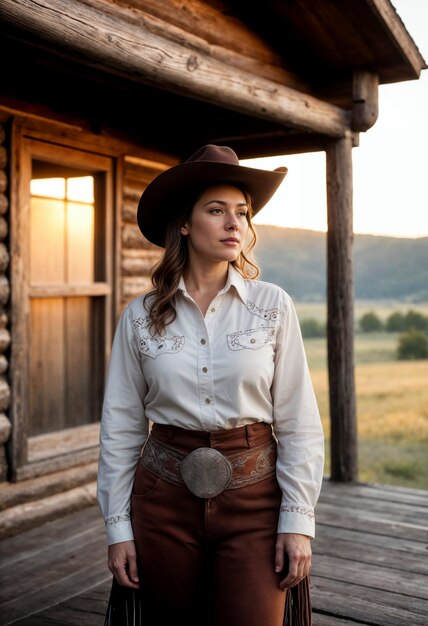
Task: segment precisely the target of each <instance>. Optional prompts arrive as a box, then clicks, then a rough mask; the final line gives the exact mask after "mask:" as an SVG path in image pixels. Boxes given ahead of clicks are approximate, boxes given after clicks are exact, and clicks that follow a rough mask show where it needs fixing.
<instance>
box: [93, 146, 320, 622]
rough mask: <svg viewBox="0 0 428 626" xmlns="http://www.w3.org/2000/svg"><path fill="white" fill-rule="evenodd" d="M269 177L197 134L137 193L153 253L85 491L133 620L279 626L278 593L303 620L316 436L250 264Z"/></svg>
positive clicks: (309, 393)
mask: <svg viewBox="0 0 428 626" xmlns="http://www.w3.org/2000/svg"><path fill="white" fill-rule="evenodd" d="M286 171H287V170H286V168H279V170H275V171H265V170H258V169H255V168H248V167H243V166H241V165H239V160H238V157H237V155H236V154H235V152H234V151H233V150H232V149H231V148H228V147H226V146H214V145H207V146H204V147H202V148H201V149H200V150H198V151H197V152H196V153H195V154H194V155H192V156H191V157H190V158H189V159H188V160H186V161H184V162H183V163H181V164H179V165H176V166H174V167H172V168H170V169H168V170H166V171H165V172H163V173H162V174H160V175H159V176H157V177H156V178H155V179H154V180H153V181H152V182H151V183H150V184H149V186H148V187H147V188H146V190H145V191H144V193H143V194H142V196H141V199H140V202H139V206H138V225H139V228H140V230H141V232H142V234H143V235H144V236H145V237H146V238H147V239H148V240H149V241H151V242H153V243H155V244H156V245H159V246H162V247H164V248H165V251H164V255H163V257H162V259H161V260H160V262H159V263H158V264H157V267H156V268H155V270H154V272H153V274H152V282H153V286H154V288H153V290H152V291H151V292H150V293H148V294H146V295H144V296H141V297H138V298H136V299H134V300H133V301H132V302H130V303H129V304H128V305H127V306H126V307H125V309H124V311H123V313H122V315H121V318H120V321H119V324H118V327H117V330H116V333H115V338H114V342H113V348H112V354H111V360H110V367H109V374H108V380H107V385H106V389H105V397H104V405H103V413H102V421H101V439H100V441H101V447H100V462H99V474H98V502H99V505H100V508H101V511H102V513H103V516H104V518H105V522H106V527H107V534H108V543H109V548H108V565H109V568H110V570H111V571H112V573H113V575H114V578H115V581H116V582H117V583H119V585H121V586H122V588H128V589H131V590H135V593H136V594H137V593H138V597H139V599H140V601H141V604H140V606H139V610H140V609H141V611H142V613H143V619H142V622H143V624H147V625H149V624H150V625H151V624H153V625H155V624H156V626H159V625H164V624H165V625H166V624H172V623H173V620H174V621H180V619H183V620H185V623H186V624H187V625H190V624H192V625H193V624H194V625H196V624H201V625H204V626H205V625H207V624H212V625H213V626H241V625H245V626H282V624H283V623H286V621H287V620H286V618H285V614H286V613H285V606H286V603H285V600H286V596H289V597H290V593H289V590H291V589H292V590H293V592H297V593H294V594H293V595H294V598H295V600H296V599H297V600H298V602H297V605H298V606H297V609H298V610H297V611H296V602H295V603H294V609H295V613H299V614H300V617H299V618H298V619H297V623H299V624H301V625H302V626H303V625H304V626H307V625H309V624H310V623H311V611H310V599H309V595H308V577H309V573H310V567H311V538H313V537H314V536H315V533H314V507H315V504H316V502H317V499H318V496H319V492H320V487H321V481H322V474H323V461H324V441H323V431H322V427H321V422H320V417H319V412H318V408H317V403H316V399H315V395H314V391H313V387H312V383H311V379H310V375H309V372H308V367H307V362H306V358H305V353H304V348H303V344H302V338H301V333H300V328H299V324H298V320H297V316H296V313H295V309H294V307H293V304H292V301H291V299H290V297H289V296H288V295H287V294H286V293H285V292H284V291H283V290H282V289H281V288H279V287H278V286H276V285H273V284H270V283H266V282H262V281H259V280H255V278H256V277H257V276H258V273H259V270H258V268H257V266H256V264H255V262H254V261H252V260H251V257H250V253H251V249H252V247H253V246H254V243H255V238H256V237H255V232H254V229H253V226H252V223H251V218H252V216H253V215H254V214H255V213H256V212H258V211H259V210H260V209H261V208H262V207H263V206H264V205H265V204H266V202H267V201H268V200H269V198H270V197H271V196H272V195H273V194H274V193H275V191H276V189H277V188H278V186H279V184H280V183H281V182H282V180H283V178H284V176H285V175H286ZM141 451H142V452H141ZM140 453H141V454H140ZM287 590H288V591H287ZM284 592H285V593H284ZM305 593H306V596H305ZM290 606H291V605H290V603H289V602H288V603H287V607H288V608H287V610H291V609H290ZM134 608H135V607H134ZM293 623H295V622H293Z"/></svg>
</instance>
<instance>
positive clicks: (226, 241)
mask: <svg viewBox="0 0 428 626" xmlns="http://www.w3.org/2000/svg"><path fill="white" fill-rule="evenodd" d="M221 243H224V244H226V246H237V245H238V244H239V241H238V240H237V239H234V238H233V237H230V238H229V239H222V240H221Z"/></svg>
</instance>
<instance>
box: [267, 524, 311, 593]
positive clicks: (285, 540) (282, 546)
mask: <svg viewBox="0 0 428 626" xmlns="http://www.w3.org/2000/svg"><path fill="white" fill-rule="evenodd" d="M284 554H287V556H288V573H287V575H286V577H285V578H283V579H282V580H281V581H280V583H279V586H280V587H281V589H285V588H287V587H295V586H296V585H297V584H298V583H299V582H300V581H301V580H303V578H305V576H307V575H308V574H309V572H310V570H311V558H312V547H311V540H310V537H307V536H306V535H298V534H294V533H278V535H277V540H276V547H275V572H277V573H279V572H281V571H282V570H283V569H284V562H285V559H284Z"/></svg>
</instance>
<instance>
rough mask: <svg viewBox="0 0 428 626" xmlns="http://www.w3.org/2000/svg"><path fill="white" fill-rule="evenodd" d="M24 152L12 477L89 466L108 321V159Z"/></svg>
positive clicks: (36, 148)
mask: <svg viewBox="0 0 428 626" xmlns="http://www.w3.org/2000/svg"><path fill="white" fill-rule="evenodd" d="M23 145H24V150H23V152H22V172H23V173H24V175H23V176H22V179H21V181H20V182H19V183H17V184H19V189H18V194H17V197H18V202H17V206H16V207H15V209H14V212H13V213H12V217H13V218H14V219H15V222H16V226H17V228H16V229H13V230H12V236H13V237H14V238H17V239H18V241H14V248H15V249H16V250H18V249H19V250H22V254H21V255H18V258H16V257H13V258H12V267H15V270H16V271H13V274H14V275H13V276H12V280H13V283H12V284H13V286H14V287H15V282H16V281H18V280H19V283H20V284H19V287H18V289H17V292H16V296H15V297H14V298H13V299H12V305H13V309H14V311H15V318H16V321H17V322H18V323H17V324H16V325H14V329H13V336H14V341H13V344H12V346H13V348H12V349H13V353H14V359H13V380H12V384H13V385H15V391H14V393H15V394H16V393H19V394H20V396H18V404H17V403H16V402H15V403H14V407H13V410H14V413H15V412H16V411H17V410H18V414H19V428H18V432H16V431H15V434H14V439H15V440H16V441H14V446H13V447H14V459H13V461H14V470H15V475H16V477H17V478H20V477H26V476H27V475H29V474H30V475H34V474H36V475H37V474H38V473H40V474H42V473H45V472H49V471H53V470H55V469H61V468H64V467H70V466H72V465H77V464H80V463H83V462H85V461H90V460H94V459H95V458H96V455H97V445H98V434H99V418H100V414H101V402H102V393H103V389H104V377H105V369H106V363H107V358H108V351H109V347H110V342H111V326H112V319H113V315H112V273H113V272H112V267H111V265H112V251H111V249H112V216H113V207H112V200H111V198H112V193H111V188H112V162H111V159H109V158H107V157H102V156H98V155H95V154H88V153H86V152H83V151H78V150H75V149H70V148H65V147H60V146H54V145H51V144H48V143H44V142H41V141H36V140H33V139H26V140H25V141H24V142H23ZM12 225H13V223H12ZM21 279H22V280H21ZM18 307H20V308H18ZM25 312H27V315H26V314H25ZM17 335H18V336H17ZM16 340H18V344H19V349H18V350H17V348H16V346H15V341H16ZM19 366H20V368H21V371H20V372H19V373H18V371H17V370H18V367H19ZM15 376H17V377H18V380H17V381H16V384H15ZM20 379H21V381H20ZM20 382H21V384H20Z"/></svg>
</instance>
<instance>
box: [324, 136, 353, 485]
mask: <svg viewBox="0 0 428 626" xmlns="http://www.w3.org/2000/svg"><path fill="white" fill-rule="evenodd" d="M326 155H327V206H328V209H327V215H328V232H327V285H328V286H327V304H328V318H327V343H328V370H329V371H328V375H329V390H330V418H331V479H332V480H334V481H339V482H348V481H352V480H355V479H356V478H357V427H356V410H355V382H354V344H353V342H354V316H353V295H354V294H353V227H352V137H351V135H347V136H346V137H343V138H341V139H337V140H334V141H331V142H330V144H329V146H328V147H327V150H326Z"/></svg>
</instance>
